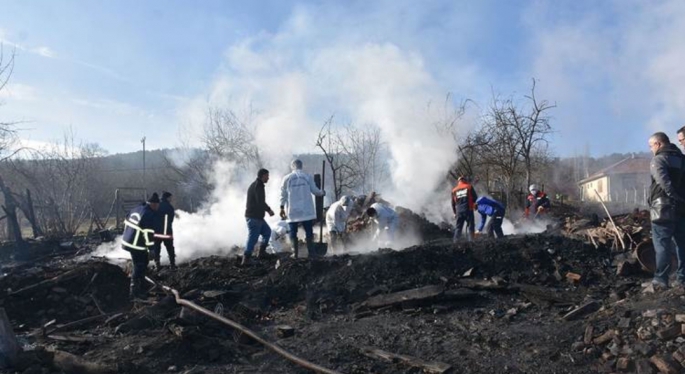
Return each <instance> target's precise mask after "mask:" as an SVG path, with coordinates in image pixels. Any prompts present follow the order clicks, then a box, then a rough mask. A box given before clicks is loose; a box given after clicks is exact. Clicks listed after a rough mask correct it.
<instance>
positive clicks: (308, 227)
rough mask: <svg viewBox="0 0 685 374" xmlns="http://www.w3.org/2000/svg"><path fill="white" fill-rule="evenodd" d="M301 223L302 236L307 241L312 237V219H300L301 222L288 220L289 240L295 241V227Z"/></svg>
mask: <svg viewBox="0 0 685 374" xmlns="http://www.w3.org/2000/svg"><path fill="white" fill-rule="evenodd" d="M299 225H302V227H303V228H304V236H305V238H307V240H308V241H311V240H312V239H313V238H314V221H313V220H312V221H302V222H290V223H288V226H290V240H291V241H293V242H296V241H297V228H298V227H299Z"/></svg>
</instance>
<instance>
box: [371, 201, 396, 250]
mask: <svg viewBox="0 0 685 374" xmlns="http://www.w3.org/2000/svg"><path fill="white" fill-rule="evenodd" d="M366 214H368V215H369V217H371V218H373V220H374V221H375V222H376V235H374V237H373V240H374V241H377V242H378V244H379V245H386V246H388V245H390V244H391V243H392V241H393V240H394V239H395V231H397V224H398V221H399V217H398V216H397V213H396V212H395V210H394V209H393V208H391V207H389V206H387V205H385V204H381V203H374V204H372V205H371V207H369V209H367V210H366Z"/></svg>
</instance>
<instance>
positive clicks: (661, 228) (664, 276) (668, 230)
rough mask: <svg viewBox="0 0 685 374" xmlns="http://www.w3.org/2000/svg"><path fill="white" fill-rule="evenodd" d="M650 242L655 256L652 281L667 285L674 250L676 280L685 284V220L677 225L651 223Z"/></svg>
mask: <svg viewBox="0 0 685 374" xmlns="http://www.w3.org/2000/svg"><path fill="white" fill-rule="evenodd" d="M674 240H675V243H674V242H673V241H674ZM652 242H653V243H654V252H655V254H656V271H655V272H654V280H655V281H658V282H659V283H663V284H666V285H668V276H669V274H670V273H671V256H673V251H674V250H675V252H676V255H677V256H678V271H677V279H678V280H679V281H680V282H683V283H685V219H681V222H677V223H654V222H652Z"/></svg>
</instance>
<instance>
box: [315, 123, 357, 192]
mask: <svg viewBox="0 0 685 374" xmlns="http://www.w3.org/2000/svg"><path fill="white" fill-rule="evenodd" d="M316 146H317V147H318V148H319V149H321V152H323V155H324V157H325V158H326V161H328V165H329V167H330V169H331V171H332V174H333V175H332V176H331V180H332V181H333V192H334V193H335V199H336V200H337V199H339V198H340V196H342V194H343V191H345V190H351V189H353V188H354V187H355V186H356V183H357V181H356V179H357V178H358V176H357V175H355V174H354V173H353V170H352V167H351V166H350V164H349V162H348V160H347V157H346V153H345V144H344V139H343V138H342V137H341V136H340V132H339V130H338V129H337V128H335V127H333V116H331V117H330V118H328V119H327V120H326V121H325V122H324V124H323V126H321V130H319V135H318V136H317V138H316Z"/></svg>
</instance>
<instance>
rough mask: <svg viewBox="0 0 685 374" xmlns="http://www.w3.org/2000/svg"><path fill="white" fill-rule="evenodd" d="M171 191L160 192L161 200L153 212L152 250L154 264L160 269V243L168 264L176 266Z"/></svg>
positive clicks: (173, 212)
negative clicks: (153, 232)
mask: <svg viewBox="0 0 685 374" xmlns="http://www.w3.org/2000/svg"><path fill="white" fill-rule="evenodd" d="M171 197H172V195H171V192H166V191H164V192H163V193H162V201H161V202H160V203H159V209H158V210H157V214H155V245H154V247H153V250H152V254H153V257H154V259H155V266H156V267H157V269H161V267H162V264H161V261H160V258H161V254H162V253H161V252H162V243H164V247H165V248H166V253H167V254H168V255H169V265H170V266H171V268H172V269H175V268H176V252H175V251H174V230H173V223H174V216H175V214H176V213H175V211H174V206H173V205H171Z"/></svg>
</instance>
